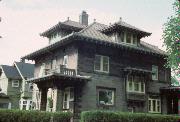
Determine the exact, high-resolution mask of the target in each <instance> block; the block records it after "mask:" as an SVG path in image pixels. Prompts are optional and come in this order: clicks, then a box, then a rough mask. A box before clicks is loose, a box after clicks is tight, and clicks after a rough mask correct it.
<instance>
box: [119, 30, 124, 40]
mask: <svg viewBox="0 0 180 122" xmlns="http://www.w3.org/2000/svg"><path fill="white" fill-rule="evenodd" d="M120 40H121V42H124V32H121V34H120Z"/></svg>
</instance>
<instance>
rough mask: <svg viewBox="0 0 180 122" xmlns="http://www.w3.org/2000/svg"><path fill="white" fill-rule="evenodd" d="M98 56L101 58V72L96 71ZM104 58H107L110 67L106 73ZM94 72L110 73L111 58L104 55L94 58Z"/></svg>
mask: <svg viewBox="0 0 180 122" xmlns="http://www.w3.org/2000/svg"><path fill="white" fill-rule="evenodd" d="M96 56H99V57H100V66H99V67H100V70H97V69H96ZM104 58H107V59H108V63H107V64H108V67H107V71H104V68H103V66H104ZM94 71H96V72H103V73H109V56H103V55H95V58H94Z"/></svg>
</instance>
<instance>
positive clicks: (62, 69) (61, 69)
mask: <svg viewBox="0 0 180 122" xmlns="http://www.w3.org/2000/svg"><path fill="white" fill-rule="evenodd" d="M52 74H61V75H67V76H76V71H75V69H68V68H65V66H64V65H59V66H57V68H55V69H45V70H44V75H52Z"/></svg>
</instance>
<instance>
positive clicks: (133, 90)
mask: <svg viewBox="0 0 180 122" xmlns="http://www.w3.org/2000/svg"><path fill="white" fill-rule="evenodd" d="M129 82H130V81H129V79H128V76H127V92H132V93H143V94H145V82H143V81H139V82H138V84H139V87H140V91H136V90H135V81H134V78H132V90H130V87H129ZM142 83H143V85H144V90H143V91H142V87H141V85H142Z"/></svg>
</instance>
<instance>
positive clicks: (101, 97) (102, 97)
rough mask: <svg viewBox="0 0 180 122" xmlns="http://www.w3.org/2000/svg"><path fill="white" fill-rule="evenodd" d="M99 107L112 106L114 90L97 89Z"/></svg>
mask: <svg viewBox="0 0 180 122" xmlns="http://www.w3.org/2000/svg"><path fill="white" fill-rule="evenodd" d="M98 103H99V105H114V90H110V89H98Z"/></svg>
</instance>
